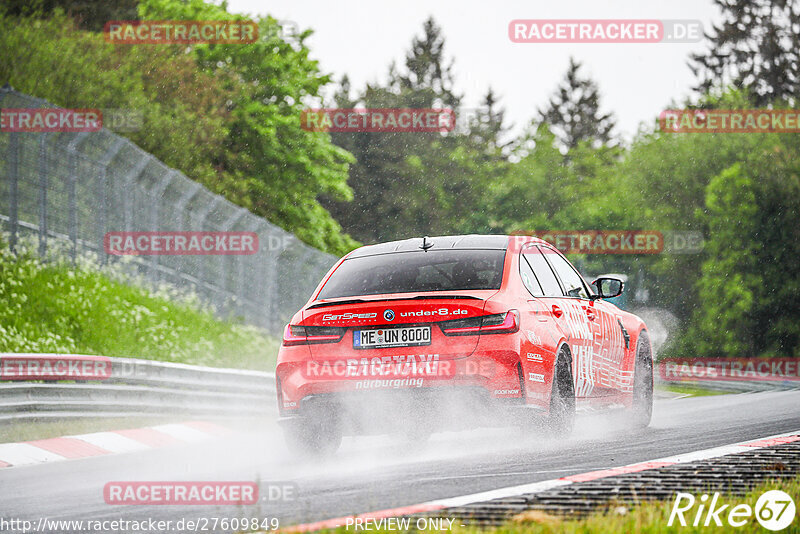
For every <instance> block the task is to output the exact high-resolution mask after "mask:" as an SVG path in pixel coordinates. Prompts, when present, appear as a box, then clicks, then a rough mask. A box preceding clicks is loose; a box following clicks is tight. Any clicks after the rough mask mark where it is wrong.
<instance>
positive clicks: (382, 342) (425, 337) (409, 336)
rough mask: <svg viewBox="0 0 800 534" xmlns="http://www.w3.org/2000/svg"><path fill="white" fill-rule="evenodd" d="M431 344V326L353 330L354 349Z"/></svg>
mask: <svg viewBox="0 0 800 534" xmlns="http://www.w3.org/2000/svg"><path fill="white" fill-rule="evenodd" d="M430 344H431V327H430V326H408V327H401V328H377V329H371V330H354V331H353V348H354V349H381V348H387V347H419V346H421V345H430Z"/></svg>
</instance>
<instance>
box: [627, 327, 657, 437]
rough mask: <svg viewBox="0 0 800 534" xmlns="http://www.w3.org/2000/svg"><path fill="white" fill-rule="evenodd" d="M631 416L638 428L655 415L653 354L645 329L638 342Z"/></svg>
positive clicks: (643, 426)
mask: <svg viewBox="0 0 800 534" xmlns="http://www.w3.org/2000/svg"><path fill="white" fill-rule="evenodd" d="M631 416H632V417H631V423H632V426H634V427H636V428H645V427H646V426H647V425H649V424H650V420H651V419H652V417H653V355H652V352H651V348H650V338H649V337H648V336H647V332H645V331H642V333H641V334H639V340H638V342H637V344H636V362H635V363H634V368H633V401H632V404H631Z"/></svg>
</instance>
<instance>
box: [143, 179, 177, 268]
mask: <svg viewBox="0 0 800 534" xmlns="http://www.w3.org/2000/svg"><path fill="white" fill-rule="evenodd" d="M177 173H178V171H176V170H171V171H170V172H169V173H167V177H166V178H159V180H160V182H159V183H158V185H156V186H155V187H154V188H153V189H152V190H151V191H150V192H149V193H150V195H152V197H153V204H152V207H151V209H152V211H151V212H150V226H151V228H152V230H151V231H153V232H158V231H159V228H158V225H159V224H160V223H161V201H162V198H161V197H163V196H164V191H166V190H167V188H169V186H170V184H172V181H173V180H174V179H175V175H176V174H177ZM160 264H161V262H160V261H159V259H158V254H153V255H152V256H150V277H151V278H152V279H153V281H154V282H158V278H159V276H158V266H159V265H160Z"/></svg>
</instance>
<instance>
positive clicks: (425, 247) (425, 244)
mask: <svg viewBox="0 0 800 534" xmlns="http://www.w3.org/2000/svg"><path fill="white" fill-rule="evenodd" d="M428 239H430V238H429V237H428V236H425V237H423V238H422V245H420V247H419V248H421V249H422V250H424V251H425V252H428V250H430V249H431V248H433V243H429V242H428Z"/></svg>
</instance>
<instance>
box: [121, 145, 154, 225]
mask: <svg viewBox="0 0 800 534" xmlns="http://www.w3.org/2000/svg"><path fill="white" fill-rule="evenodd" d="M152 159H153V158H152V156H150V154H146V153H145V154H144V157H142V159H141V160H140V161H139V163H138V164H137V165H136V166H135V167H134V168H133V169H131V172H129V173H128V174H126V175H125V177H124V178H123V179H122V183H123V184H124V186H125V187H126V188H127V189H128V191H129V192H130V194H128V195H125V207H124V209H123V212H124V220H125V230H126V231H128V232H131V231H133V186H134V183H135V181H136V177H137V176H139V175H140V174H142V172H143V171H144V168H145V167H147V164H148V163H150V161H151V160H152Z"/></svg>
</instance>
